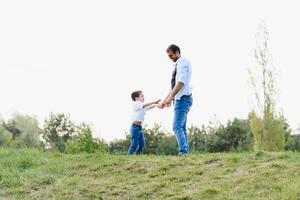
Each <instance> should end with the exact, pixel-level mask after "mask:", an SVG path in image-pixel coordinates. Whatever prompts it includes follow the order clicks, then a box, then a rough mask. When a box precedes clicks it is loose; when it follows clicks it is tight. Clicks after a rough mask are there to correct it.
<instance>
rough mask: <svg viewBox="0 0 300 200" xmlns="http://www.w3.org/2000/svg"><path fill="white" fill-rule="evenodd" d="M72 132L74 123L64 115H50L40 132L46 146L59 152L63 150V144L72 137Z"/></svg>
mask: <svg viewBox="0 0 300 200" xmlns="http://www.w3.org/2000/svg"><path fill="white" fill-rule="evenodd" d="M74 132H75V125H74V123H73V122H72V121H71V120H70V116H69V115H65V114H64V113H58V114H54V113H50V115H49V117H48V118H46V119H45V123H44V127H43V129H42V130H41V133H42V136H43V138H44V140H45V141H46V145H49V146H50V147H51V148H55V149H57V150H59V151H61V152H63V151H64V150H65V143H66V142H67V141H68V140H69V139H70V138H71V137H72V136H73V134H74Z"/></svg>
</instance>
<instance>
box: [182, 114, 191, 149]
mask: <svg viewBox="0 0 300 200" xmlns="http://www.w3.org/2000/svg"><path fill="white" fill-rule="evenodd" d="M187 115H188V112H187V113H186V117H185V120H184V125H183V133H184V135H185V139H186V146H187V151H188V152H190V147H189V140H188V133H187V129H186V122H187Z"/></svg>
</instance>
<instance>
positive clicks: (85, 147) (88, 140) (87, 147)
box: [65, 123, 108, 153]
mask: <svg viewBox="0 0 300 200" xmlns="http://www.w3.org/2000/svg"><path fill="white" fill-rule="evenodd" d="M107 148H108V146H107V145H106V144H105V143H104V142H103V141H101V140H99V139H95V138H93V136H92V129H91V127H90V126H89V125H87V124H85V123H82V124H80V125H79V126H78V127H76V131H75V136H73V137H72V138H71V139H69V140H68V141H67V143H66V150H65V151H66V153H81V152H87V153H95V152H101V153H104V152H107Z"/></svg>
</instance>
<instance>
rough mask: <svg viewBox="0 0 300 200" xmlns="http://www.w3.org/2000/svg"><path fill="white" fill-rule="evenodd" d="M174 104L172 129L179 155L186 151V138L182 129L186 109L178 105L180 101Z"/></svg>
mask: <svg viewBox="0 0 300 200" xmlns="http://www.w3.org/2000/svg"><path fill="white" fill-rule="evenodd" d="M176 104H177V106H176ZM176 104H175V109H174V121H173V131H174V132H175V134H176V138H177V143H178V148H179V155H182V154H187V153H188V147H187V138H186V135H185V133H184V130H183V127H184V123H185V119H186V111H185V109H184V107H181V106H178V104H180V101H178V102H176Z"/></svg>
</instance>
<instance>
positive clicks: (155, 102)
mask: <svg viewBox="0 0 300 200" xmlns="http://www.w3.org/2000/svg"><path fill="white" fill-rule="evenodd" d="M158 102H160V99H159V100H157V101H153V102H149V103H145V104H144V105H143V108H145V107H148V106H151V105H153V104H158Z"/></svg>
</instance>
